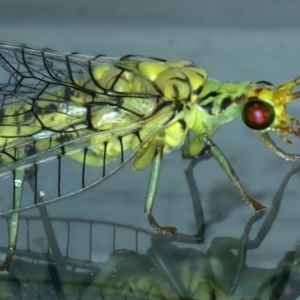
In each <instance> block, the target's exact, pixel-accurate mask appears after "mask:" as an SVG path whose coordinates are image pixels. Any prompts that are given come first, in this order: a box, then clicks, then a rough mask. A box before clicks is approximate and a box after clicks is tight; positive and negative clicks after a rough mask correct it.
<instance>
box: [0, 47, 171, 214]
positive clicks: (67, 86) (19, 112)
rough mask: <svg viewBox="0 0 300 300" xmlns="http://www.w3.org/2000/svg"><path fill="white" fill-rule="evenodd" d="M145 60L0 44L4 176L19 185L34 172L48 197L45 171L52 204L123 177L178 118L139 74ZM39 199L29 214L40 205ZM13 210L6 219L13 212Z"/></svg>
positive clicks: (37, 184)
mask: <svg viewBox="0 0 300 300" xmlns="http://www.w3.org/2000/svg"><path fill="white" fill-rule="evenodd" d="M146 59H147V58H143V57H133V56H126V57H123V58H120V59H112V58H107V57H103V56H97V57H89V56H84V55H79V54H64V53H59V52H55V51H52V50H37V49H31V48H28V47H23V46H19V45H12V44H5V43H2V44H0V64H1V66H2V67H3V69H4V70H5V71H6V74H3V75H6V80H5V83H4V84H1V85H0V105H1V110H0V175H6V176H7V177H11V180H13V176H9V175H12V174H13V172H14V171H15V170H16V169H18V168H21V167H26V168H27V169H28V170H29V169H30V172H31V175H30V176H34V177H35V178H36V180H35V188H34V189H35V191H34V193H35V195H37V194H38V193H40V192H41V191H44V190H45V189H44V183H43V178H45V176H44V175H43V172H44V173H45V170H46V172H47V173H49V170H51V172H52V173H53V176H52V178H55V180H53V184H52V187H51V188H48V190H49V192H48V193H46V195H45V197H44V199H45V202H49V201H55V200H57V199H61V198H64V197H67V196H70V195H72V194H74V193H77V192H79V191H81V190H83V189H86V188H88V187H90V186H93V185H95V184H97V183H98V182H100V181H102V180H103V179H104V178H106V177H107V176H108V175H109V174H112V173H113V172H114V171H116V170H117V169H118V168H119V167H120V166H121V165H122V164H123V163H124V162H125V161H127V160H128V159H129V158H130V157H131V156H132V155H134V154H135V153H136V152H137V151H138V150H139V148H140V147H141V145H142V144H143V143H145V142H146V141H147V140H148V139H149V138H150V137H151V135H153V134H154V133H155V132H157V131H158V130H160V129H161V128H163V127H164V126H165V125H166V124H167V123H168V122H169V121H170V120H171V119H172V118H173V117H174V111H175V108H174V107H173V105H172V104H170V105H167V106H168V107H167V108H166V105H160V104H161V93H160V91H159V89H157V87H156V86H155V85H154V84H153V83H152V82H151V81H150V80H149V79H148V78H145V77H144V76H143V75H142V74H141V73H140V72H139V71H138V70H137V68H136V64H137V63H138V62H139V61H144V60H146ZM148 60H149V61H154V60H155V59H153V58H148ZM0 75H1V78H2V73H0ZM1 81H2V80H1ZM133 82H134V83H135V84H133ZM155 115H158V116H159V117H158V118H154V117H153V116H155ZM148 120H151V121H148ZM145 127H147V129H145ZM70 158H71V159H72V160H74V161H76V163H75V165H72V168H73V169H72V170H74V171H72V178H71V179H72V180H70V178H69V177H70V175H64V174H67V173H66V172H65V171H66V170H68V169H70V166H68V165H67V161H70ZM78 162H79V163H78ZM93 166H94V167H97V168H93ZM99 168H101V172H99ZM66 178H68V179H69V182H70V183H69V184H67V180H66ZM51 181H52V180H51ZM74 182H77V184H74ZM12 186H13V183H12ZM11 193H13V191H11ZM10 197H11V196H7V201H9V198H10ZM32 198H33V199H34V200H33V203H27V204H23V205H25V206H24V207H23V208H25V207H30V206H35V205H36V200H35V199H36V198H37V197H36V196H35V197H32ZM7 206H8V205H5V208H4V209H3V213H7V212H8V211H10V209H7Z"/></svg>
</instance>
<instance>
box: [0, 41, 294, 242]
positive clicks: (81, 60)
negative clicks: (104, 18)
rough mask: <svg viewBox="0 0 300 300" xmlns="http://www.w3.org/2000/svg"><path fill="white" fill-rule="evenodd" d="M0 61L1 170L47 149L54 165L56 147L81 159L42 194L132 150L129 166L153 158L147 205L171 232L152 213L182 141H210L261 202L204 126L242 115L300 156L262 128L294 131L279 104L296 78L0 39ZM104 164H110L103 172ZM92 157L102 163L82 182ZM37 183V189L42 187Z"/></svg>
mask: <svg viewBox="0 0 300 300" xmlns="http://www.w3.org/2000/svg"><path fill="white" fill-rule="evenodd" d="M0 64H1V65H2V67H3V69H4V70H6V71H7V75H8V77H7V79H6V80H4V81H6V82H5V83H4V84H1V85H0V97H1V98H0V101H1V108H0V109H1V110H0V174H9V173H13V174H14V175H18V176H20V174H21V175H22V174H23V175H22V176H24V179H26V172H28V170H32V169H34V176H35V177H37V176H38V170H39V168H38V167H39V166H40V165H41V164H43V163H44V162H46V161H49V160H50V159H53V160H56V161H58V166H59V167H58V173H59V172H60V171H61V158H62V157H67V158H70V159H73V160H75V161H77V162H78V163H80V164H81V165H82V172H81V173H80V174H79V175H78V176H81V182H82V183H81V186H80V187H79V188H77V189H76V190H74V191H73V192H67V193H64V192H63V191H62V188H61V182H60V180H61V176H60V175H58V180H57V183H56V185H57V196H56V197H54V198H52V199H48V200H47V201H44V203H48V202H53V201H55V200H57V199H61V198H64V197H67V196H70V195H73V194H74V193H77V192H78V191H81V190H84V189H86V188H88V187H90V186H92V185H95V184H97V183H99V182H100V181H102V180H103V179H104V178H106V177H107V176H108V175H110V174H112V173H113V172H114V171H115V170H116V169H118V168H119V167H120V166H121V165H122V164H123V163H124V162H125V161H127V159H125V158H124V157H125V155H124V154H125V153H127V152H131V153H132V156H133V155H134V156H135V159H134V161H133V169H134V170H137V171H139V170H143V169H144V168H145V167H146V166H148V165H149V164H152V172H151V176H150V183H149V188H148V194H147V197H146V201H145V208H144V211H145V213H146V215H147V217H148V219H149V221H150V224H151V225H152V226H153V227H154V228H155V229H156V230H158V231H160V232H164V233H165V232H167V233H175V231H176V229H175V228H174V227H161V226H160V225H159V224H157V222H156V221H155V219H154V217H153V215H152V213H151V211H152V207H153V203H154V198H155V192H156V189H157V185H158V180H159V173H160V167H161V159H162V156H163V154H165V153H169V152H171V151H172V150H174V149H176V148H179V147H182V154H183V157H184V158H194V157H197V156H199V155H200V154H201V152H202V151H203V150H204V149H207V150H209V151H211V153H212V154H213V156H214V157H215V158H216V159H217V161H218V162H219V163H220V165H221V167H222V168H223V169H224V170H225V172H226V173H227V175H228V176H229V178H230V179H231V181H232V182H233V183H234V184H235V185H236V186H237V188H238V189H239V191H240V192H241V194H242V196H243V198H244V200H245V201H246V202H247V203H248V204H250V205H251V206H253V207H254V209H255V210H256V211H257V210H260V209H262V208H264V207H263V206H262V205H261V204H259V203H258V202H256V201H255V200H253V199H252V198H250V197H249V196H248V195H247V193H246V192H245V191H244V189H243V188H242V186H241V184H240V182H239V180H238V177H237V176H236V174H235V172H234V170H233V169H232V167H231V165H230V163H229V162H228V160H227V159H226V157H225V156H224V155H223V153H222V152H221V150H220V149H219V148H218V147H217V146H216V145H215V144H214V143H213V142H212V140H211V136H212V135H213V134H214V133H215V132H216V131H217V130H218V129H219V128H220V127H221V126H222V125H223V124H225V123H227V122H229V121H231V120H234V119H243V121H244V123H245V124H246V125H247V126H249V127H250V128H252V129H254V130H255V131H256V132H257V133H258V134H259V136H260V137H261V138H262V140H263V142H264V143H265V144H266V145H267V146H268V147H270V148H271V149H273V150H274V151H275V152H276V153H277V154H279V155H281V156H283V157H284V158H286V159H290V160H296V159H299V156H297V155H290V154H287V153H285V152H283V151H282V150H281V149H280V148H278V147H277V146H276V145H275V144H274V143H273V141H272V140H271V139H270V137H269V136H268V132H274V133H276V134H277V135H279V136H280V137H281V138H283V139H284V140H285V139H286V137H287V136H288V135H291V134H294V135H296V136H298V137H299V123H298V121H297V120H295V119H293V118H290V117H289V115H288V114H287V111H286V105H287V104H288V103H290V102H291V101H292V100H294V99H296V98H299V96H300V93H299V92H294V88H295V87H296V86H297V85H298V84H299V82H300V79H299V78H297V79H295V80H292V81H289V82H287V83H284V84H281V85H279V86H276V87H275V86H273V85H271V84H269V83H266V82H259V83H252V82H240V83H230V82H220V81H217V80H214V79H211V78H208V77H207V74H206V71H205V70H203V69H201V68H198V67H196V66H195V65H194V64H193V63H191V62H189V61H165V60H162V59H157V58H150V57H141V56H124V57H122V58H119V59H113V58H108V57H103V56H96V57H89V56H84V55H79V54H65V53H60V52H55V51H51V50H38V49H33V48H28V47H24V46H19V45H13V44H7V43H1V44H0ZM1 81H2V82H3V80H2V78H1ZM190 132H192V139H191V141H190V137H189V134H190ZM111 164H116V167H114V168H113V169H112V170H111V171H110V172H107V170H106V169H107V166H109V165H111ZM90 167H92V168H93V167H96V168H102V170H103V172H102V174H100V176H99V178H97V180H93V181H92V182H89V183H87V182H88V181H89V180H88V179H87V178H86V177H87V169H88V168H90ZM19 170H25V173H24V172H23V173H20V171H19ZM16 172H19V173H16ZM101 175H102V176H101ZM74 176H75V175H74ZM31 177H32V175H31ZM20 188H22V186H21V187H18V190H20ZM34 189H35V190H34V194H35V197H36V198H38V197H37V196H36V195H38V194H39V191H40V188H38V187H36V186H35V187H34ZM20 198H21V193H20V192H18V193H15V198H14V203H19V202H18V201H19V200H20ZM36 202H37V201H36V199H35V203H34V204H33V205H32V206H35V205H36V204H37V203H36ZM26 208H28V207H25V206H24V207H22V205H21V204H19V206H16V205H15V206H14V207H13V209H12V210H9V211H6V212H4V213H7V212H12V213H13V214H16V215H15V217H18V212H19V211H20V210H22V209H26ZM11 244H12V245H11V246H12V248H13V247H14V245H13V242H12V243H11Z"/></svg>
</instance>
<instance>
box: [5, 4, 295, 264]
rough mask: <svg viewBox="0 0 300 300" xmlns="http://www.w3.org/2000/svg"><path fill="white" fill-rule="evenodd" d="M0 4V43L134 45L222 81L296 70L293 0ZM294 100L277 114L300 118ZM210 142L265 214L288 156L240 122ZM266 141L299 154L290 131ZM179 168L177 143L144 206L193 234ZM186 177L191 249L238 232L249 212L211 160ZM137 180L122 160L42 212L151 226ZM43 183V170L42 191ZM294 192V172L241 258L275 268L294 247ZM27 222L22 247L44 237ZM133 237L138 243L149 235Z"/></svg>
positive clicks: (108, 50) (81, 236)
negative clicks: (195, 192) (199, 239)
mask: <svg viewBox="0 0 300 300" xmlns="http://www.w3.org/2000/svg"><path fill="white" fill-rule="evenodd" d="M0 6H1V8H0V40H3V41H7V42H13V43H21V44H26V45H28V46H32V47H38V48H52V49H55V50H58V51H63V52H80V53H83V54H87V55H96V54H105V55H107V56H112V57H118V56H122V55H126V54H141V55H149V56H156V57H161V58H165V59H170V60H174V59H184V60H191V61H193V62H194V63H195V64H196V65H197V66H199V67H201V68H204V69H205V70H207V72H208V75H209V76H210V77H212V78H216V79H219V80H222V81H234V82H236V81H254V82H255V81H261V80H266V81H270V82H272V83H273V84H275V85H276V84H279V83H281V82H284V81H287V80H291V79H293V78H295V77H297V76H299V75H300V60H299V53H300V18H299V8H300V5H299V2H298V1H286V2H282V1H280V0H273V1H266V0H260V1H258V0H253V1H248V2H244V1H243V2H242V1H235V0H228V1H197V0H190V1H180V0H165V1H160V0H151V1H140V0H128V1H111V0H110V1H102V0H97V1H96V0H92V1H79V0H73V1H57V0H53V1H38V0H28V1H9V0H2V1H1V4H0ZM0 81H1V79H0ZM298 101H299V100H298ZM299 108H300V105H299V103H298V102H295V103H294V104H292V105H290V107H289V111H290V113H291V114H292V115H293V116H295V117H298V118H300V109H299ZM213 140H214V142H215V143H216V144H217V145H218V146H219V147H220V148H221V150H222V151H223V152H224V153H225V155H226V156H227V157H228V159H229V161H230V162H231V164H232V166H233V167H234V169H235V171H236V173H237V174H238V176H239V177H240V180H241V182H242V184H243V185H244V187H245V189H246V190H247V191H248V192H249V194H250V195H251V196H252V197H253V198H255V199H256V200H257V201H259V202H261V203H262V204H263V205H265V206H266V207H268V211H272V206H273V204H272V201H273V199H274V197H275V195H276V192H277V191H278V189H279V187H280V184H281V183H282V181H283V179H284V177H285V176H286V175H287V174H288V172H289V171H291V170H292V169H293V168H295V167H297V166H298V165H299V163H295V162H286V161H284V160H283V159H281V158H280V157H278V156H277V155H276V154H275V153H273V152H271V151H270V150H269V149H267V148H266V147H265V145H264V144H263V143H262V142H261V141H260V139H259V138H258V137H257V136H256V135H255V133H253V132H252V131H251V130H249V129H248V128H246V127H245V126H244V124H243V123H242V121H236V122H232V123H230V124H227V125H225V126H224V127H222V128H221V129H220V130H219V131H218V132H217V134H216V135H215V136H214V138H213ZM275 140H276V142H278V144H279V145H280V147H282V148H283V149H286V150H288V151H289V152H291V153H300V141H299V140H296V139H293V142H294V146H293V147H290V146H287V145H285V144H284V142H282V141H280V140H279V139H277V138H276V139H275ZM188 165H189V162H188V161H184V160H182V158H181V155H180V151H175V152H174V153H171V154H169V155H166V156H165V157H164V159H163V166H162V172H161V177H160V184H159V188H158V193H157V196H156V201H155V206H154V215H155V217H156V218H157V220H158V222H160V223H162V224H164V225H174V226H176V227H177V228H178V230H179V232H181V233H185V234H195V233H196V232H197V226H196V222H195V217H194V211H193V205H192V201H191V195H190V192H189V188H188V184H187V179H186V177H185V173H184V171H185V170H186V168H187V167H188ZM194 176H195V180H196V182H197V186H198V188H199V191H200V195H201V201H202V205H203V210H204V217H205V220H206V222H207V230H206V234H205V235H206V239H205V242H204V243H202V244H201V245H197V249H201V250H202V251H204V252H205V251H206V250H207V249H208V248H209V247H210V245H211V241H212V239H213V238H214V237H219V236H222V237H233V238H240V236H241V235H242V233H243V230H244V226H245V224H246V222H247V220H248V219H249V218H250V217H251V216H252V214H253V211H252V209H251V208H249V207H248V206H247V205H246V204H245V203H244V202H243V200H242V199H241V197H240V196H239V194H238V193H237V191H236V190H235V188H234V186H233V185H232V184H231V183H230V181H229V179H228V178H227V176H226V175H225V173H224V172H223V170H222V169H221V167H220V166H219V165H218V163H217V162H216V161H215V160H214V159H213V158H211V159H205V160H203V161H202V162H201V163H199V164H198V165H197V166H196V167H195V168H194ZM148 178H149V168H148V169H147V170H146V171H143V172H141V173H136V172H133V171H132V169H131V163H128V164H127V165H126V166H124V168H122V169H121V170H120V171H119V172H118V173H117V174H115V175H114V176H112V177H110V178H109V179H108V180H106V181H105V182H103V183H102V184H101V185H99V186H97V187H94V188H93V189H91V190H88V191H86V192H84V193H82V194H80V195H77V196H76V197H72V198H69V199H66V200H63V201H62V202H58V203H55V204H52V205H49V206H47V210H48V213H49V215H50V218H64V219H66V220H67V219H74V220H76V219H77V220H79V219H80V220H89V221H93V220H94V221H107V222H115V223H120V224H124V225H129V226H134V227H136V228H140V229H144V230H147V231H149V232H153V230H152V228H150V226H149V224H148V222H147V220H146V218H145V217H144V214H143V206H144V199H145V196H146V191H147V184H148ZM49 180H50V178H47V177H46V176H45V189H46V188H47V181H49ZM71 180H72V178H71V172H70V181H71ZM2 197H3V196H2ZM299 197H300V190H299V174H295V176H293V177H292V178H291V180H290V181H289V183H288V185H287V187H286V188H285V190H284V194H283V196H282V205H281V208H280V210H279V214H278V217H277V219H276V220H275V222H274V224H273V225H272V228H271V230H270V232H269V233H268V234H267V236H266V238H265V239H264V241H263V243H262V244H261V245H260V247H259V248H258V249H256V250H253V251H248V256H247V263H248V265H250V266H253V267H258V266H260V267H264V268H275V267H276V266H277V264H278V262H279V261H280V260H281V259H282V258H283V257H284V255H285V253H286V252H287V251H292V250H293V251H294V250H295V249H296V248H297V246H299V244H300V234H299V229H298V228H299V212H300V201H299V200H300V199H299ZM6 200H8V199H6ZM0 201H2V200H1V199H0ZM31 214H32V215H35V216H39V213H36V212H34V211H28V212H24V216H28V215H31ZM262 222H263V219H262V220H261V221H259V222H257V223H256V224H255V225H254V227H253V230H252V231H251V234H250V238H251V237H253V236H255V234H256V232H258V230H259V228H260V226H261V224H262ZM24 226H25V225H24ZM55 226H58V227H57V228H56V233H55V234H56V238H57V241H58V244H60V243H61V245H63V243H64V241H65V238H66V236H67V233H66V229H65V228H64V227H61V228H60V227H59V225H55ZM33 227H35V228H32V229H30V232H31V233H30V243H32V246H31V247H33V249H36V251H42V250H41V249H45V247H46V246H45V245H46V244H47V241H46V237H45V234H44V231H43V230H41V231H40V230H37V229H36V228H37V227H39V226H33ZM3 228H4V225H3ZM24 228H25V227H23V229H22V228H21V231H20V234H19V241H18V246H19V247H21V248H22V247H25V246H22V245H23V244H22V243H25V242H26V243H27V242H28V237H27V235H26V232H27V229H24ZM79 228H81V227H80V226H79V225H78V229H77V231H75V232H77V234H78V235H77V236H76V238H75V236H74V242H73V243H74V244H73V245H72V255H73V256H74V257H76V258H78V259H79V258H80V259H84V257H85V255H86V254H85V253H87V250H86V245H88V244H89V243H90V241H89V238H90V236H89V235H88V234H87V233H86V231H84V229H79ZM87 232H88V229H87ZM74 234H75V233H74ZM25 235H26V238H25ZM111 235H112V233H111V232H110V231H108V230H102V231H101V230H99V232H97V231H96V233H94V235H93V245H94V248H93V253H92V257H93V260H94V261H95V262H103V261H105V260H106V259H107V258H108V255H109V253H110V251H111V248H110V246H109V247H108V246H107V244H108V243H107V242H106V241H107V240H108V239H109V238H110V236H111ZM119 236H120V239H119V241H118V246H117V247H116V248H119V249H121V248H126V249H128V248H131V247H132V249H134V248H135V245H133V244H134V242H131V240H130V239H127V238H126V234H119ZM6 237H7V236H5V234H4V235H3V237H2V239H1V240H0V241H1V243H2V244H3V245H4V244H5V242H6V243H7V241H6ZM121 237H122V238H121ZM25 240H26V241H25ZM75 240H76V242H75ZM98 243H99V244H98ZM143 243H144V244H143ZM142 244H143V245H141V247H144V249H145V250H146V249H147V248H148V247H149V246H150V239H148V240H147V239H145V240H143V242H142ZM132 245H133V246H132ZM61 247H65V246H61Z"/></svg>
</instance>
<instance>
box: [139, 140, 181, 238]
mask: <svg viewBox="0 0 300 300" xmlns="http://www.w3.org/2000/svg"><path fill="white" fill-rule="evenodd" d="M156 143H157V144H156V151H155V154H154V158H153V162H152V170H151V175H150V182H149V187H148V192H147V197H146V202H145V207H144V213H145V215H146V216H147V218H148V221H149V223H150V225H151V226H152V227H153V228H154V229H155V230H157V231H158V232H161V233H171V234H175V233H176V230H177V229H176V228H175V227H170V226H166V227H161V226H160V225H159V224H158V223H157V222H156V220H155V218H154V217H153V215H152V208H153V204H154V199H155V194H156V190H157V185H158V180H159V173H160V167H161V160H162V154H163V148H164V143H163V141H157V142H156Z"/></svg>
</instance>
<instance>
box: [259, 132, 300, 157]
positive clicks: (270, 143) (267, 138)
mask: <svg viewBox="0 0 300 300" xmlns="http://www.w3.org/2000/svg"><path fill="white" fill-rule="evenodd" d="M258 136H259V137H260V138H261V140H262V141H263V142H264V143H265V144H266V146H267V147H268V148H270V149H271V150H273V151H275V152H276V153H277V154H278V155H279V156H281V157H283V158H284V159H286V160H292V161H295V160H300V155H296V154H289V153H286V152H285V151H283V150H282V149H280V148H279V147H277V145H276V144H275V143H274V141H273V140H272V139H271V138H270V136H269V135H268V134H267V133H259V132H258Z"/></svg>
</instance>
